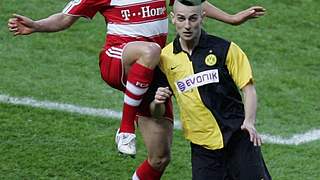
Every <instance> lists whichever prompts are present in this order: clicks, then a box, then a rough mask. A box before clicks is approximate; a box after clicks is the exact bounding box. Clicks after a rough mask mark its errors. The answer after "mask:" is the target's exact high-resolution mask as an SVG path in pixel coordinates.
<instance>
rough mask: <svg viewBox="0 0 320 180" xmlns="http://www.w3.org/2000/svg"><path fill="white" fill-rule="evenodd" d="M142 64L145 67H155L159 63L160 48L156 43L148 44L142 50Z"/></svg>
mask: <svg viewBox="0 0 320 180" xmlns="http://www.w3.org/2000/svg"><path fill="white" fill-rule="evenodd" d="M142 51H143V57H142V59H141V60H142V62H143V64H145V65H146V66H153V67H155V66H157V65H158V63H159V61H160V53H161V47H160V46H159V45H158V44H156V43H150V44H148V45H147V46H146V47H144V48H143V50H142Z"/></svg>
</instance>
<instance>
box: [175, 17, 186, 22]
mask: <svg viewBox="0 0 320 180" xmlns="http://www.w3.org/2000/svg"><path fill="white" fill-rule="evenodd" d="M177 20H178V21H179V22H183V21H185V20H186V18H185V17H183V16H178V18H177Z"/></svg>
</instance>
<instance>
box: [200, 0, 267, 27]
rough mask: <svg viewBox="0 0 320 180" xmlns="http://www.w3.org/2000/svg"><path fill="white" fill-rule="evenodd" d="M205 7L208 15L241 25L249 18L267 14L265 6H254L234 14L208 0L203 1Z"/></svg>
mask: <svg viewBox="0 0 320 180" xmlns="http://www.w3.org/2000/svg"><path fill="white" fill-rule="evenodd" d="M203 9H204V11H205V12H206V16H208V17H210V18H213V19H217V20H219V21H222V22H225V23H228V24H232V25H239V24H242V23H244V22H246V21H247V20H249V19H252V18H257V17H260V16H263V15H264V14H265V9H264V8H263V7H260V6H253V7H250V8H248V9H246V10H243V11H240V12H238V13H236V14H234V15H230V14H228V13H226V12H224V11H222V10H220V9H218V8H217V7H215V6H214V5H212V4H211V3H209V2H208V1H205V2H204V3H203Z"/></svg>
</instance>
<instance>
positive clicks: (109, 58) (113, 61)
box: [99, 44, 173, 119]
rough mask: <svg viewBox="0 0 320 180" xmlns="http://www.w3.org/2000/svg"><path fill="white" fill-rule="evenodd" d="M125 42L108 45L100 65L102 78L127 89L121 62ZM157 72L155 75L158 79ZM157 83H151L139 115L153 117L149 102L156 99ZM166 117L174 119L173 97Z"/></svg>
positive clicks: (120, 88) (115, 86) (167, 103)
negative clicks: (118, 44)
mask: <svg viewBox="0 0 320 180" xmlns="http://www.w3.org/2000/svg"><path fill="white" fill-rule="evenodd" d="M124 46H125V44H123V45H121V46H118V47H106V48H105V49H103V50H102V51H101V52H100V57H99V66H100V73H101V77H102V79H103V80H104V81H105V82H106V83H107V84H108V85H109V86H111V87H112V88H115V89H118V90H120V91H122V92H124V91H125V82H126V77H125V75H124V70H123V65H122V62H121V55H122V49H123V48H124ZM156 76H157V73H155V75H154V79H155V80H156V79H157V78H156ZM157 88H158V87H157V83H151V85H150V88H149V90H148V91H147V93H146V94H145V95H144V97H143V101H142V102H141V104H140V106H139V109H138V113H137V115H138V116H145V117H151V113H150V108H149V104H150V103H151V102H152V100H153V99H154V94H155V92H156V90H157ZM165 117H166V118H168V119H173V112H172V102H171V99H170V100H168V101H167V102H166V112H165Z"/></svg>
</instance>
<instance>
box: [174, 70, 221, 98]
mask: <svg viewBox="0 0 320 180" xmlns="http://www.w3.org/2000/svg"><path fill="white" fill-rule="evenodd" d="M218 82H219V74H218V69H212V70H207V71H203V72H199V73H197V74H193V75H191V76H188V77H186V78H184V79H182V80H178V81H176V83H175V85H176V88H177V90H178V92H179V93H184V92H186V91H188V90H190V89H193V88H196V87H199V86H203V85H206V84H211V83H218Z"/></svg>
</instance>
